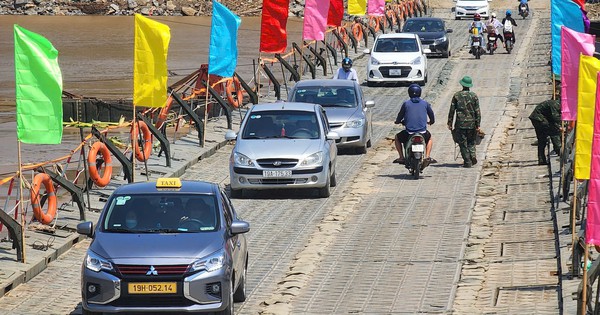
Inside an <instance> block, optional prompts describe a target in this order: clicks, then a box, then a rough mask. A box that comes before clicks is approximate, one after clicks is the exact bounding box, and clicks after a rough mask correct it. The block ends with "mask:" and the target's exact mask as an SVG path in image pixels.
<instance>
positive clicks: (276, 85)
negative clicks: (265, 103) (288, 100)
mask: <svg viewBox="0 0 600 315" xmlns="http://www.w3.org/2000/svg"><path fill="white" fill-rule="evenodd" d="M260 66H261V67H262V68H263V70H265V73H266V74H267V77H269V80H271V82H273V88H274V89H275V98H277V100H280V99H281V84H279V81H277V79H276V78H275V75H273V72H271V69H269V67H267V66H266V65H265V64H264V63H263V64H261V65H260Z"/></svg>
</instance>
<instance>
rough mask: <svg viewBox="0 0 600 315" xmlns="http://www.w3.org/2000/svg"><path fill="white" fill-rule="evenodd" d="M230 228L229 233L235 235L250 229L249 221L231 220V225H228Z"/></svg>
mask: <svg viewBox="0 0 600 315" xmlns="http://www.w3.org/2000/svg"><path fill="white" fill-rule="evenodd" d="M229 228H230V230H231V234H233V235H237V234H242V233H246V232H248V231H250V223H248V222H246V221H239V220H236V221H233V222H231V226H230V227H229Z"/></svg>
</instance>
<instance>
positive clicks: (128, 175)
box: [92, 126, 133, 183]
mask: <svg viewBox="0 0 600 315" xmlns="http://www.w3.org/2000/svg"><path fill="white" fill-rule="evenodd" d="M92 135H94V136H95V137H96V138H98V140H100V141H102V143H104V144H105V145H106V147H107V148H108V151H110V153H112V155H114V156H115V157H116V158H117V160H119V162H121V165H123V173H124V174H125V179H126V180H127V182H128V183H131V182H132V181H133V177H132V175H133V163H132V162H131V161H129V159H128V158H127V157H126V156H125V155H124V154H123V152H121V150H119V149H118V148H117V147H116V146H115V145H114V144H113V143H112V142H111V141H110V140H106V137H105V136H104V135H103V134H102V133H100V131H99V130H98V129H96V127H95V126H92Z"/></svg>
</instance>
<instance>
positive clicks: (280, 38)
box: [259, 0, 290, 53]
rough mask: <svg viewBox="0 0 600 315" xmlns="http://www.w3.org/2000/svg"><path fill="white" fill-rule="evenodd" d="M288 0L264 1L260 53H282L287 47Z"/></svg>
mask: <svg viewBox="0 0 600 315" xmlns="http://www.w3.org/2000/svg"><path fill="white" fill-rule="evenodd" d="M289 6H290V0H264V1H263V8H262V21H261V25H260V49H259V50H260V51H261V52H266V53H282V52H284V51H285V48H286V47H287V30H286V24H287V19H288V11H289Z"/></svg>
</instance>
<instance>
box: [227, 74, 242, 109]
mask: <svg viewBox="0 0 600 315" xmlns="http://www.w3.org/2000/svg"><path fill="white" fill-rule="evenodd" d="M225 91H226V93H227V101H228V102H229V104H231V106H233V107H235V108H239V107H240V106H242V101H243V99H244V96H243V95H242V84H241V83H240V79H238V77H236V76H233V77H232V78H231V79H229V80H228V81H227V84H226V85H225ZM234 96H235V97H234Z"/></svg>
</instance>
